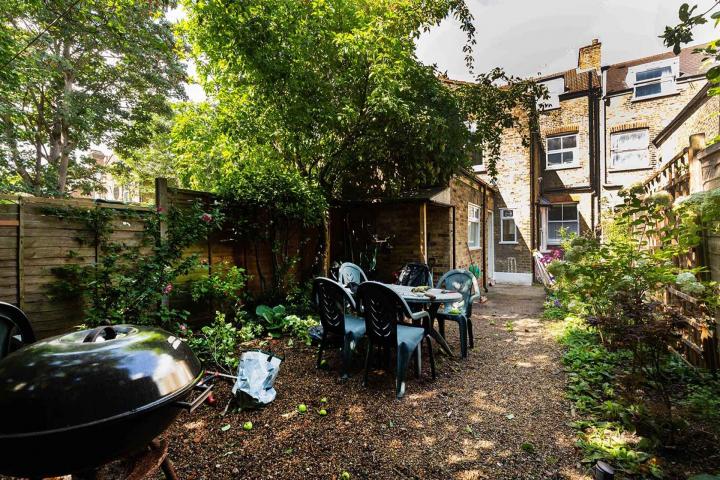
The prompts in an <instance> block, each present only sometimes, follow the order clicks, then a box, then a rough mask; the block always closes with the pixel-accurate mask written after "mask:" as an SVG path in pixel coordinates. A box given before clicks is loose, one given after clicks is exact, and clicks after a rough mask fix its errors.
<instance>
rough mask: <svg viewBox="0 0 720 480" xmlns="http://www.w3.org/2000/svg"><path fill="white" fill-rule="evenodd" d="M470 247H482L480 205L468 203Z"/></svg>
mask: <svg viewBox="0 0 720 480" xmlns="http://www.w3.org/2000/svg"><path fill="white" fill-rule="evenodd" d="M468 247H470V248H480V207H478V206H477V205H473V204H472V203H468Z"/></svg>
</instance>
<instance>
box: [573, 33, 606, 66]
mask: <svg viewBox="0 0 720 480" xmlns="http://www.w3.org/2000/svg"><path fill="white" fill-rule="evenodd" d="M601 53H602V43H600V41H599V40H598V39H597V38H594V39H593V41H592V43H591V44H590V45H586V46H584V47H580V50H578V70H580V71H586V70H593V69H595V70H600V64H601V63H602V58H601Z"/></svg>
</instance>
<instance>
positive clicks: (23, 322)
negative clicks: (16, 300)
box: [0, 302, 35, 359]
mask: <svg viewBox="0 0 720 480" xmlns="http://www.w3.org/2000/svg"><path fill="white" fill-rule="evenodd" d="M34 341H35V333H34V332H33V329H32V326H31V325H30V321H29V320H28V318H27V317H26V316H25V314H24V313H23V311H22V310H20V309H19V308H17V307H16V306H15V305H12V304H10V303H5V302H0V359H3V358H5V357H6V356H8V355H9V354H10V353H12V352H13V351H14V350H17V349H18V348H19V347H21V346H23V345H27V344H30V343H33V342H34Z"/></svg>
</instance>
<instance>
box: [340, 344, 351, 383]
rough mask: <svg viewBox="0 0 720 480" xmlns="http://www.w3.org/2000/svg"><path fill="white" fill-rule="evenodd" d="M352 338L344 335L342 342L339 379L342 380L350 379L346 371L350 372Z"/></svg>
mask: <svg viewBox="0 0 720 480" xmlns="http://www.w3.org/2000/svg"><path fill="white" fill-rule="evenodd" d="M352 341H353V340H352V337H349V336H348V335H345V338H344V340H343V349H342V372H341V377H342V378H343V379H345V380H346V379H348V378H350V374H349V373H348V371H349V370H350V361H351V356H352Z"/></svg>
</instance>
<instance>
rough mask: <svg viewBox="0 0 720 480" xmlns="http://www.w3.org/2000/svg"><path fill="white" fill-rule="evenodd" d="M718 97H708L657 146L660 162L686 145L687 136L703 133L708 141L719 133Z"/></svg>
mask: <svg viewBox="0 0 720 480" xmlns="http://www.w3.org/2000/svg"><path fill="white" fill-rule="evenodd" d="M718 111H720V97H708V98H707V100H705V101H704V102H703V103H702V105H700V106H699V107H698V108H697V109H696V110H695V111H694V112H693V113H692V114H690V116H688V118H687V119H686V120H685V121H684V122H683V123H682V124H681V125H679V126H678V127H677V128H676V129H675V130H674V131H673V132H672V133H671V134H670V135H669V136H668V137H667V138H666V139H665V140H663V141H662V142H660V144H659V145H658V146H657V151H658V157H659V158H660V159H661V162H667V161H668V160H671V159H672V158H673V157H674V156H675V155H677V154H678V153H679V152H681V151H682V149H683V148H685V147H687V146H688V142H689V138H690V136H691V135H694V134H696V133H704V134H705V140H706V141H707V142H709V141H710V140H712V139H713V138H715V137H716V136H717V135H719V134H720V119H719V118H718Z"/></svg>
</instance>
